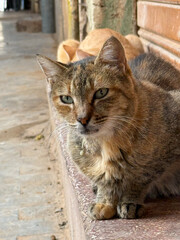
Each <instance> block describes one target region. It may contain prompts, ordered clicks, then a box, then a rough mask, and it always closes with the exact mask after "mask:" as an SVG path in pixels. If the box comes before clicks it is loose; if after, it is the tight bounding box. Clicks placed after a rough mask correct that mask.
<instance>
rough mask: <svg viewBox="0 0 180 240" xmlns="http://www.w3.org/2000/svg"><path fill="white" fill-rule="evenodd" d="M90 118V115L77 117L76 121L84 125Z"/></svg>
mask: <svg viewBox="0 0 180 240" xmlns="http://www.w3.org/2000/svg"><path fill="white" fill-rule="evenodd" d="M89 120H90V117H78V118H77V121H78V122H80V123H81V124H82V125H83V126H86V125H87V124H88V122H89Z"/></svg>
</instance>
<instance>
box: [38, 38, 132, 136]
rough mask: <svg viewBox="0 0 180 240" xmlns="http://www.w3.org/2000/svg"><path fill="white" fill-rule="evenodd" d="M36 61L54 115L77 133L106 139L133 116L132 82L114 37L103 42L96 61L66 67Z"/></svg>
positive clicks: (42, 59) (46, 61)
mask: <svg viewBox="0 0 180 240" xmlns="http://www.w3.org/2000/svg"><path fill="white" fill-rule="evenodd" d="M38 61H39V63H40V65H41V68H42V70H43V72H44V73H45V75H46V78H47V80H48V82H49V83H50V86H51V97H52V100H53V102H54V105H55V107H56V109H57V111H58V113H59V114H60V116H61V117H62V118H63V119H65V120H66V122H68V123H69V126H71V127H72V128H74V129H75V130H76V131H77V133H79V134H81V135H84V136H92V137H98V136H109V135H111V134H113V133H114V132H116V131H118V130H119V129H121V128H122V127H123V123H125V122H126V119H127V117H131V115H132V114H133V106H134V104H133V98H134V80H133V78H132V75H131V71H130V69H129V66H128V65H127V61H126V58H125V53H124V49H123V47H122V45H121V43H120V42H119V41H118V40H117V39H116V38H115V37H111V38H110V39H108V40H107V41H106V42H105V44H104V45H103V47H102V49H101V51H100V53H99V55H98V56H97V57H96V58H95V57H94V58H87V59H84V60H82V61H79V62H76V63H71V64H69V65H65V64H62V63H59V62H55V61H52V60H50V59H48V58H46V57H43V56H38ZM121 119H122V121H121ZM123 119H124V122H123ZM117 122H120V123H121V124H117ZM121 125H122V126H121Z"/></svg>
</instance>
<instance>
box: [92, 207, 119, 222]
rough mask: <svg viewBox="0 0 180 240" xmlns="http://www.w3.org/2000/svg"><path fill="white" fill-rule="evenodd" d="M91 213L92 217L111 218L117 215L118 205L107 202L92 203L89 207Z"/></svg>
mask: <svg viewBox="0 0 180 240" xmlns="http://www.w3.org/2000/svg"><path fill="white" fill-rule="evenodd" d="M89 215H90V217H91V218H92V219H94V220H96V219H98V220H105V219H111V218H113V217H114V216H115V215H116V207H114V206H112V205H107V204H105V203H92V204H91V205H90V207H89Z"/></svg>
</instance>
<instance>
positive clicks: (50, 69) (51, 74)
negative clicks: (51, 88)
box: [37, 54, 67, 84]
mask: <svg viewBox="0 0 180 240" xmlns="http://www.w3.org/2000/svg"><path fill="white" fill-rule="evenodd" d="M37 61H38V63H39V65H40V67H41V69H42V71H43V72H44V74H45V75H46V78H47V80H48V82H49V83H51V84H53V83H54V81H55V79H56V76H61V75H62V73H63V72H65V71H67V65H65V64H62V63H59V62H55V61H53V60H51V59H49V58H47V57H45V56H42V55H39V54H37Z"/></svg>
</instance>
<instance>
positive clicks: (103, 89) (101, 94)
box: [94, 88, 109, 99]
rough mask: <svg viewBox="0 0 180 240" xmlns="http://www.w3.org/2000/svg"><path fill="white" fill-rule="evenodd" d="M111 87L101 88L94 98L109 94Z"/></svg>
mask: <svg viewBox="0 0 180 240" xmlns="http://www.w3.org/2000/svg"><path fill="white" fill-rule="evenodd" d="M108 91H109V89H108V88H100V89H99V90H98V91H96V92H95V94H94V99H100V98H103V97H105V96H106V95H107V93H108Z"/></svg>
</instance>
